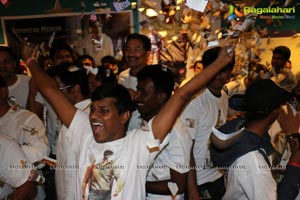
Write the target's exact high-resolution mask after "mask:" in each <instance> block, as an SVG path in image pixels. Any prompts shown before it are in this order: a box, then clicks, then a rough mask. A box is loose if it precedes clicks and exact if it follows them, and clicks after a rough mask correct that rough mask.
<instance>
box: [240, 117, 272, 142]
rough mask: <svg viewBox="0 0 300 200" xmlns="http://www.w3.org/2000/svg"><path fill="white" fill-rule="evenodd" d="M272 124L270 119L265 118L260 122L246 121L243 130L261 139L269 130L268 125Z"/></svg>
mask: <svg viewBox="0 0 300 200" xmlns="http://www.w3.org/2000/svg"><path fill="white" fill-rule="evenodd" d="M273 122H274V120H271V118H270V117H266V118H264V119H261V120H247V121H246V122H245V128H246V129H247V130H249V131H251V132H252V133H254V134H256V135H258V136H259V137H263V136H264V135H265V134H266V133H267V132H268V130H269V128H270V125H271V124H272V123H273Z"/></svg>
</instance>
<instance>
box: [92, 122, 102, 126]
mask: <svg viewBox="0 0 300 200" xmlns="http://www.w3.org/2000/svg"><path fill="white" fill-rule="evenodd" d="M92 125H93V126H102V125H103V124H101V123H99V122H93V123H92Z"/></svg>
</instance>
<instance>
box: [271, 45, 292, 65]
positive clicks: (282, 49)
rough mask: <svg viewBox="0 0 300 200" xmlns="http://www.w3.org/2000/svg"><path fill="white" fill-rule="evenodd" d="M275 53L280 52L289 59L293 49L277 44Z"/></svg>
mask: <svg viewBox="0 0 300 200" xmlns="http://www.w3.org/2000/svg"><path fill="white" fill-rule="evenodd" d="M273 54H280V55H281V56H283V59H284V60H286V61H288V60H289V59H290V57H291V50H290V49H289V48H288V47H286V46H277V47H276V48H275V49H274V50H273Z"/></svg>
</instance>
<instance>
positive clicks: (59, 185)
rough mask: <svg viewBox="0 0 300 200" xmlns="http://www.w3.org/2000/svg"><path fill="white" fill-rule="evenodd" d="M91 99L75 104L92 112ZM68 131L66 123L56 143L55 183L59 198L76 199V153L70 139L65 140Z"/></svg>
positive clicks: (64, 199)
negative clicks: (64, 136)
mask: <svg viewBox="0 0 300 200" xmlns="http://www.w3.org/2000/svg"><path fill="white" fill-rule="evenodd" d="M90 104H91V100H90V99H86V100H84V101H81V102H79V103H77V104H75V107H76V108H78V109H81V110H83V111H85V112H86V113H89V112H90ZM67 131H68V129H67V127H65V126H64V125H63V126H62V127H61V129H60V133H59V135H58V139H57V143H56V159H57V167H56V171H55V184H56V193H57V199H58V200H67V199H70V200H73V199H75V194H74V191H75V189H76V184H75V183H76V170H77V169H78V165H77V164H76V157H75V153H74V151H73V150H72V145H71V144H70V142H69V140H63V139H62V138H63V134H65V133H66V132H67Z"/></svg>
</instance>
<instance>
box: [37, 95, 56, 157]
mask: <svg viewBox="0 0 300 200" xmlns="http://www.w3.org/2000/svg"><path fill="white" fill-rule="evenodd" d="M35 100H36V101H37V102H39V103H40V104H42V105H43V106H44V116H43V117H44V123H45V125H46V131H47V137H48V140H49V145H50V150H51V154H54V155H55V154H56V140H57V137H58V133H59V130H60V128H61V122H60V120H59V119H58V117H57V115H56V113H55V111H54V110H53V108H52V106H51V105H50V104H49V103H48V102H47V101H46V100H45V99H44V97H43V96H42V95H41V94H40V93H38V94H37V95H36V98H35Z"/></svg>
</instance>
